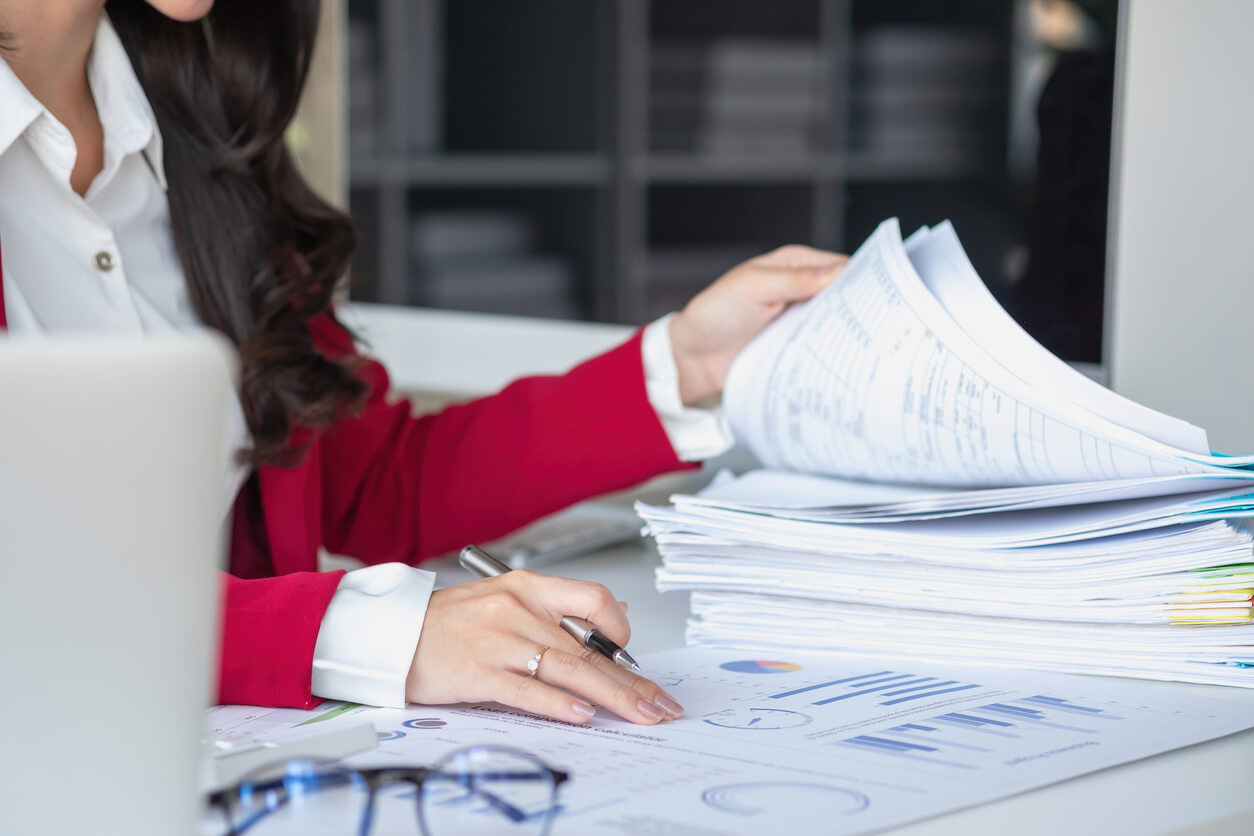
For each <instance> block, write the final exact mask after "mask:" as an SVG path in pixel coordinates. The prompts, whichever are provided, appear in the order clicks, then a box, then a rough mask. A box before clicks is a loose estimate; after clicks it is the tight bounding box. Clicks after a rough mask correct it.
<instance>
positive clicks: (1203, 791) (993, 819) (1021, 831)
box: [424, 542, 1254, 836]
mask: <svg viewBox="0 0 1254 836" xmlns="http://www.w3.org/2000/svg"><path fill="white" fill-rule="evenodd" d="M658 564H659V559H658V555H657V550H656V549H654V548H653V545H652V544H651V543H647V542H643V543H639V544H634V545H628V546H620V547H618V548H613V549H607V550H605V551H602V552H599V553H597V554H595V555H589V556H587V557H582V558H579V559H577V560H572V561H569V562H566V563H560V564H557V565H555V566H552V567H549V569H548V570H547V571H548V572H550V573H552V574H561V575H563V576H565V577H571V578H579V579H583V580H590V581H597V582H598V583H603V584H605V585H606V586H608V587H609V588H610V589H612V590H613V591H614V593H615V595H616V596H617V597H618V599H619V600H622V601H626V602H627V603H628V611H627V613H628V616H629V617H630V619H631V623H632V628H633V634H632V639H631V644H630V645H629V647H630V649H631V651H632V653H633V654H635V655H636V656H639V655H641V654H643V653H651V652H654V651H658V650H667V649H669V648H673V647H679V646H681V645H682V644H683V631H684V624H685V622H686V620H687V616H688V595H687V593H676V592H668V593H665V594H663V593H660V592H658V591H657V590H656V589H655V588H654V586H653V570H654V568H655V567H656V566H657V565H658ZM424 568H432V569H435V570H436V571H437V572H438V573H439V581H438V583H439V584H440V585H442V586H447V585H449V584H453V583H459V582H461V581H463V580H467V579H469V578H470V575H469V574H468V573H466V572H465V571H464V570H463V569H461V567H459V566H457V564H456V562H455V561H452V560H449V559H445V560H440V561H437V562H436V563H434V564H426V566H425V567H424ZM1144 685H1145V688H1146V690H1147V692H1154V691H1157V692H1166V691H1171V690H1173V689H1181V688H1203V687H1204V686H1194V685H1177V684H1170V683H1159V682H1145V683H1144ZM1250 699H1252V700H1254V693H1251V694H1250ZM891 832H892V833H893V834H898V835H899V836H972V834H1010V833H1014V834H1016V836H1037V834H1039V836H1057V834H1060V833H1065V834H1066V836H1124V834H1163V835H1164V836H1165V834H1171V836H1184V834H1197V836H1202V834H1205V836H1250V834H1254V730H1250V731H1247V732H1244V733H1242V734H1237V735H1233V736H1231V737H1227V738H1223V739H1221V740H1215V741H1212V742H1210V743H1203V744H1200V745H1197V746H1192V747H1190V748H1188V749H1182V750H1179V751H1176V752H1169V753H1167V754H1165V755H1159V756H1158V757H1154V758H1149V759H1147V760H1143V761H1140V762H1138V763H1132V764H1128V765H1125V766H1121V767H1117V768H1115V769H1109V770H1105V771H1103V772H1098V773H1095V774H1092V775H1087V776H1083V777H1080V778H1075V779H1072V780H1070V781H1066V782H1064V783H1061V784H1056V785H1054V786H1051V787H1045V788H1043V789H1039V790H1035V791H1033V792H1029V793H1025V794H1023V795H1019V796H1015V797H1013V798H1007V799H1004V800H1002V801H998V802H994V803H992V804H986V805H983V806H980V807H975V808H972V809H969V810H963V811H960V812H957V813H951V814H949V815H946V816H942V817H940V818H935V819H931V820H928V821H924V822H920V823H917V824H913V825H909V826H907V827H904V828H899V829H896V830H893V831H891Z"/></svg>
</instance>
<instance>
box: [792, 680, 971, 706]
mask: <svg viewBox="0 0 1254 836" xmlns="http://www.w3.org/2000/svg"><path fill="white" fill-rule="evenodd" d="M842 686H843V687H842ZM981 687H983V686H981V685H976V684H971V683H963V682H959V681H958V680H956V679H943V680H942V679H937V678H936V677H934V676H918V675H916V674H911V673H896V672H894V671H876V672H874V673H866V674H860V675H858V676H847V677H844V678H843V679H832V680H829V681H827V682H818V683H815V684H814V685H806V686H804V687H802V688H793V689H791V690H788V691H782V692H780V693H778V694H770V695H769V697H770V699H773V700H782V699H787V698H789V697H798V696H801V695H803V694H811V693H813V692H815V691H823V690H828V689H835V690H836V691H837V692H838V693H836V694H834V695H831V696H824V697H823V699H819V700H816V701H815V702H812V703H810V704H811V705H830V704H832V703H836V702H841V701H842V700H850V699H854V698H855V697H862V696H866V695H867V694H876V695H877V696H879V697H884V698H885V699H883V700H881V701H880V703H879V704H880V705H883V706H893V705H899V704H901V703H906V702H912V701H914V700H923V699H928V698H931V697H936V696H940V695H942V694H949V693H953V692H955V691H967V690H970V689H972V688H981ZM816 696H817V695H816Z"/></svg>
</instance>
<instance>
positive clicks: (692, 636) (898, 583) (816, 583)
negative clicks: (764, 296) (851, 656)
mask: <svg viewBox="0 0 1254 836" xmlns="http://www.w3.org/2000/svg"><path fill="white" fill-rule="evenodd" d="M725 403H726V407H727V410H728V416H729V419H730V420H731V422H732V425H733V427H734V428H735V429H736V432H737V435H738V438H739V439H740V440H741V441H742V443H744V444H745V445H747V446H748V447H749V448H750V449H751V450H752V451H753V452H755V453H756V454H757V456H758V458H759V459H760V460H762V461H763V462H764V463H765V464H766V465H768V466H769V467H770V468H772V469H770V470H761V471H755V472H751V473H749V474H746V475H745V476H743V477H741V478H739V479H724V480H718V481H716V483H715V484H713V485H712V486H711V487H710V488H709V489H707V490H706V491H704V492H703V493H702V494H701V495H699V496H676V497H673V498H672V504H671V505H670V506H667V507H651V506H644V505H641V506H638V510H639V511H640V513H641V515H642V516H643V517H644V519H645V521H646V523H647V524H648V527H649V529H650V530H651V531H652V533H653V534H654V535H655V537H656V539H657V543H658V547H659V550H660V552H661V554H662V557H663V561H664V565H663V567H662V568H661V569H659V572H658V584H659V587H660V588H662V589H691V590H695V591H696V592H697V594H695V595H694V596H693V615H694V618H693V620H692V622H691V624H690V628H689V640H690V642H692V643H694V644H701V645H708V646H715V647H753V648H762V649H775V650H779V649H784V648H789V649H791V648H796V649H802V648H806V649H828V650H836V651H840V652H843V653H855V654H870V655H875V654H882V653H886V652H891V653H893V654H895V655H902V654H905V655H910V656H915V657H919V658H924V659H928V660H936V659H948V660H954V661H964V662H984V663H990V664H1014V665H1020V666H1028V667H1037V668H1045V669H1051V670H1066V671H1082V672H1106V673H1117V674H1121V675H1128V676H1144V677H1151V678H1166V679H1182V680H1191V681H1197V682H1223V683H1228V684H1242V685H1247V686H1250V687H1254V669H1250V667H1249V666H1250V665H1254V620H1252V614H1254V554H1252V542H1254V536H1252V533H1251V526H1250V523H1249V521H1250V519H1251V518H1254V456H1239V457H1233V456H1220V455H1215V454H1212V453H1211V452H1210V450H1209V448H1208V447H1207V444H1206V437H1205V433H1204V432H1203V431H1202V430H1200V429H1198V428H1196V427H1193V426H1191V425H1189V424H1186V423H1184V422H1182V421H1178V420H1176V419H1173V418H1170V417H1167V416H1164V415H1161V414H1159V413H1156V412H1153V411H1152V410H1149V409H1146V408H1145V407H1142V406H1140V405H1138V404H1135V403H1132V402H1131V401H1128V400H1126V399H1123V398H1121V397H1119V396H1117V395H1115V394H1114V393H1112V392H1110V391H1109V390H1106V389H1104V388H1102V387H1101V386H1099V385H1097V384H1096V383H1094V382H1092V381H1091V380H1089V379H1088V378H1086V377H1084V376H1083V375H1080V374H1079V373H1077V372H1075V371H1074V370H1072V369H1071V368H1070V367H1069V366H1067V365H1066V364H1065V363H1062V362H1061V361H1059V360H1058V359H1057V358H1055V357H1054V356H1053V355H1051V354H1049V353H1048V352H1047V351H1045V350H1044V349H1043V348H1041V347H1040V346H1039V345H1038V344H1037V343H1035V342H1034V341H1032V339H1031V338H1030V337H1029V336H1028V335H1027V334H1026V333H1024V332H1023V331H1022V330H1020V329H1019V328H1018V326H1017V325H1015V323H1014V322H1013V321H1012V320H1011V319H1010V318H1009V317H1008V316H1007V315H1006V313H1005V312H1004V311H1003V310H1002V309H1001V307H1000V306H998V305H997V303H996V302H995V301H994V300H993V298H992V296H991V295H989V294H988V292H987V290H985V288H984V285H983V283H982V282H981V281H980V279H979V277H978V275H976V273H975V271H974V269H973V268H972V267H971V265H970V263H969V261H968V260H967V259H966V256H965V254H964V253H963V251H962V248H961V245H960V244H959V243H958V239H957V236H956V235H955V234H954V231H953V229H952V227H950V226H949V225H948V224H942V225H941V226H939V227H937V228H935V229H931V230H928V229H924V230H921V231H920V232H918V233H916V234H915V235H914V236H912V237H911V238H910V240H909V241H907V242H903V241H902V239H901V236H900V232H899V230H898V228H897V225H896V222H895V221H889V222H886V223H885V224H883V225H881V227H880V229H879V230H877V232H876V233H875V234H874V235H873V236H872V238H871V239H869V240H868V242H867V243H866V244H865V245H864V246H863V247H862V248H861V249H860V250H859V251H858V252H857V253H856V254H855V256H854V258H853V260H852V261H851V262H850V265H849V267H848V268H847V270H846V272H845V274H844V275H843V276H842V277H841V279H840V280H839V281H838V282H836V283H835V284H833V285H832V286H831V287H830V288H828V289H827V290H826V291H824V292H823V293H822V294H820V295H819V296H818V297H817V298H816V299H814V300H813V301H812V302H810V303H808V304H806V305H803V306H798V307H797V308H794V309H792V310H790V311H789V312H787V313H786V314H785V315H784V316H783V317H781V318H780V320H779V321H778V322H777V323H775V324H774V325H773V326H772V327H771V328H769V329H768V330H767V331H766V332H765V333H764V334H763V335H762V336H761V337H760V338H759V339H758V340H756V341H755V342H754V343H753V344H752V345H751V346H750V347H749V348H748V349H747V350H746V351H745V352H744V353H743V354H742V356H741V357H740V358H739V359H738V360H737V362H736V365H735V366H734V367H733V369H732V372H731V376H730V378H729V381H728V387H727V392H726V398H725ZM794 471H809V472H810V474H811V475H803V474H802V473H798V472H794ZM815 474H821V475H815ZM870 480H877V481H870Z"/></svg>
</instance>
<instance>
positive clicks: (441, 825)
mask: <svg viewBox="0 0 1254 836" xmlns="http://www.w3.org/2000/svg"><path fill="white" fill-rule="evenodd" d="M278 770H280V771H279V772H278V773H277V774H276V768H275V767H271V768H269V769H267V770H262V771H259V773H257V774H256V775H255V777H250V778H246V779H245V780H244V781H243V782H242V783H241V784H240V785H239V786H238V787H234V788H231V789H226V790H221V791H219V792H216V793H213V794H212V795H211V796H210V797H209V805H210V809H211V818H212V817H213V814H214V813H216V814H218V816H219V817H220V819H219V821H218V822H216V824H217V826H219V827H223V828H225V829H224V830H223V831H222V832H223V834H224V836H245V834H247V836H296V835H297V834H299V836H369V834H370V833H371V831H372V828H373V827H375V826H376V825H377V827H378V828H379V830H378V832H380V833H387V834H393V833H401V834H403V833H412V832H414V830H413V828H414V819H415V818H416V819H417V832H418V833H419V834H422V836H449V835H450V834H454V835H455V836H476V834H484V836H487V834H511V836H515V835H516V836H544V834H547V833H548V832H549V828H550V827H551V826H552V824H553V820H554V818H556V816H557V813H558V812H559V810H560V806H559V805H558V804H557V788H558V787H560V786H561V785H562V784H564V783H566V781H567V780H569V778H570V776H569V775H568V774H567V773H565V772H562V771H560V770H556V769H552V768H550V767H549V766H547V765H545V764H544V763H542V762H541V761H540V760H538V759H537V758H535V757H534V756H532V755H529V754H527V753H526V752H520V751H518V750H515V749H509V748H506V747H501V746H472V747H469V748H465V749H459V750H457V751H455V752H452V753H451V754H449V755H448V756H446V757H445V758H443V759H441V760H440V761H438V762H436V763H435V764H433V765H432V766H427V767H384V768H379V769H349V768H347V767H343V766H338V765H336V764H329V763H323V762H319V761H308V760H294V761H288V762H287V763H285V764H282V765H280V766H279V767H278Z"/></svg>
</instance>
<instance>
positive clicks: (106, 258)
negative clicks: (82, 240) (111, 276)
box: [94, 250, 113, 273]
mask: <svg viewBox="0 0 1254 836" xmlns="http://www.w3.org/2000/svg"><path fill="white" fill-rule="evenodd" d="M94 261H95V263H96V269H97V270H99V271H100V272H101V273H108V272H109V271H110V270H112V269H113V255H112V254H111V253H110V252H109V251H108V250H101V251H100V252H98V253H96V257H95V259H94Z"/></svg>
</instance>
